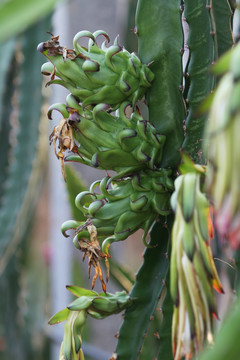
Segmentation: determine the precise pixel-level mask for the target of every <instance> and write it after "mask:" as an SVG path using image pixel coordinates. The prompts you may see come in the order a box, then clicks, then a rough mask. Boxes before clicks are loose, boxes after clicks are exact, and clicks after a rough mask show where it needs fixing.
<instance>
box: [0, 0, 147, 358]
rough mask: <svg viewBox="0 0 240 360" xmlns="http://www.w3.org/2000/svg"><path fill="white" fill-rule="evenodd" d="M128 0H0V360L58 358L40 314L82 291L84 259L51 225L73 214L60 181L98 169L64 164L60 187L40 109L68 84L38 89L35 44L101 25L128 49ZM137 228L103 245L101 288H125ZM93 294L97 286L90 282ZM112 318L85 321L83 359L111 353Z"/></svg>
mask: <svg viewBox="0 0 240 360" xmlns="http://www.w3.org/2000/svg"><path fill="white" fill-rule="evenodd" d="M136 2H137V1H136V0H88V1H83V0H69V1H58V0H41V1H39V0H5V1H4V0H1V1H0V54H1V55H0V253H1V255H0V360H5V359H8V360H13V359H16V358H17V359H18V360H28V359H31V360H32V359H34V360H43V359H44V360H48V359H49V360H56V359H58V354H59V349H60V344H61V341H62V337H63V324H59V325H55V326H50V325H48V323H47V322H48V319H49V318H50V317H51V316H52V315H53V314H54V313H56V312H57V311H59V310H61V309H63V308H65V307H66V306H67V304H69V302H71V300H72V297H71V294H70V293H68V292H67V290H66V288H65V287H66V285H69V284H74V285H79V286H82V287H86V288H89V289H90V288H91V279H90V280H89V279H88V275H87V261H86V262H85V263H82V256H81V254H80V253H79V251H78V250H77V249H76V248H75V247H74V245H73V244H72V241H71V238H68V239H66V238H64V237H63V235H62V234H61V232H60V227H61V224H62V223H63V222H64V221H66V220H69V219H71V218H73V216H74V214H72V213H71V206H70V203H71V201H69V196H70V198H71V199H72V198H73V195H74V193H71V194H68V191H67V188H69V187H71V189H74V190H72V192H75V193H76V194H77V193H78V192H80V191H82V190H83V189H85V188H88V187H89V185H90V184H91V183H92V182H93V181H95V180H97V179H101V178H102V177H103V176H102V175H104V172H101V171H99V170H94V169H90V168H88V167H86V166H84V165H79V164H78V165H77V166H74V167H71V168H68V169H66V171H67V179H68V181H67V186H66V183H65V182H64V180H63V177H62V174H61V167H60V162H59V161H58V160H57V158H56V156H55V154H54V152H53V149H52V148H51V147H50V146H49V140H48V137H49V134H50V133H51V131H52V129H53V127H54V126H55V125H56V124H57V123H58V122H59V119H60V116H58V115H54V116H55V117H54V118H53V120H52V121H49V120H48V119H47V115H46V112H47V109H48V107H49V106H50V105H51V104H53V103H56V102H63V103H64V102H65V98H66V95H67V91H65V89H63V88H61V87H60V86H56V85H52V86H51V87H48V88H46V87H45V84H46V80H44V79H43V76H42V74H41V71H40V69H41V65H42V64H43V63H44V62H45V59H44V56H43V55H42V54H41V53H39V52H37V51H36V47H37V45H38V44H39V43H40V42H43V41H47V40H48V39H50V35H49V34H47V31H50V32H51V33H53V34H54V35H59V36H60V42H61V44H62V45H64V46H66V47H68V48H72V39H73V37H74V35H75V34H76V33H77V32H78V31H81V30H89V31H91V32H94V31H95V30H99V29H101V30H105V31H106V32H107V33H108V34H109V36H110V39H111V42H113V40H114V38H115V37H116V36H117V35H118V34H119V35H120V44H121V45H124V46H125V47H126V48H127V49H128V50H129V51H135V50H136V46H137V41H136V36H135V35H134V34H133V27H134V14H135V8H136ZM79 179H81V180H79ZM75 216H77V215H76V214H75ZM138 235H139V234H137V235H135V236H133V237H131V238H130V239H128V240H127V241H126V242H125V246H124V247H123V246H122V244H120V243H118V244H115V245H114V246H112V254H113V258H114V260H113V261H112V264H111V269H112V271H111V277H110V282H109V284H108V287H107V291H109V292H113V291H116V290H122V289H126V290H130V288H131V283H132V282H131V279H133V278H134V274H135V272H136V271H137V269H138V267H139V265H140V264H141V262H142V258H141V254H142V251H143V250H144V249H143V246H142V243H141V240H140V239H139V237H140V236H138ZM126 244H127V245H126ZM125 264H128V266H127V267H126V265H125ZM96 291H101V287H100V286H99V284H98V283H97V284H96ZM121 322H122V318H121V316H120V315H119V316H114V317H111V318H109V319H106V320H103V321H98V320H94V321H93V320H91V319H88V321H87V326H86V329H85V333H84V339H83V340H84V344H83V350H84V354H85V356H86V359H88V360H94V359H97V360H101V359H107V358H109V357H110V356H111V354H112V353H113V351H114V349H115V345H116V341H117V339H116V337H115V334H117V331H118V329H119V327H120V325H121Z"/></svg>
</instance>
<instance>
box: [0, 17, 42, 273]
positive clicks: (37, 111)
mask: <svg viewBox="0 0 240 360" xmlns="http://www.w3.org/2000/svg"><path fill="white" fill-rule="evenodd" d="M48 26H49V19H47V20H45V21H43V22H40V23H38V24H36V25H35V26H34V27H32V28H30V29H29V30H28V31H27V32H26V33H24V35H23V37H22V39H21V47H22V49H21V50H22V53H23V56H24V59H23V61H22V63H21V64H20V66H19V86H18V88H17V91H18V93H19V99H18V119H15V122H14V124H15V127H14V134H15V136H16V140H15V141H14V142H13V147H12V150H11V158H10V161H9V163H8V164H7V171H6V173H5V177H4V179H3V181H2V186H4V192H3V193H2V199H1V206H0V228H1V239H0V251H1V254H2V256H1V260H0V273H1V272H2V271H4V267H5V266H6V264H7V262H8V260H9V258H10V257H11V256H12V254H14V252H15V250H16V248H17V246H18V244H19V243H20V241H21V237H22V236H23V235H24V233H25V229H26V228H27V227H28V225H29V223H30V220H31V218H32V215H33V213H34V208H35V206H36V203H37V200H38V196H39V195H40V191H41V180H42V179H43V176H44V161H45V160H46V147H45V146H44V144H45V141H44V143H43V145H41V146H42V147H41V148H39V147H38V145H39V142H38V139H39V134H40V132H39V120H40V118H41V105H42V94H41V85H42V77H41V73H40V72H39V67H40V66H41V64H42V59H41V58H40V57H39V54H38V53H37V51H36V44H37V43H38V42H39V41H40V38H41V37H42V31H43V29H46V27H48ZM13 91H14V90H13ZM13 91H12V92H13ZM3 120H4V122H10V114H9V113H8V114H7V116H6V117H5V118H4V119H3ZM4 151H7V149H4ZM36 156H37V160H36V162H35V163H34V159H35V158H36ZM30 175H31V177H30Z"/></svg>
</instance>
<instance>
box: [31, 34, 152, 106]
mask: <svg viewBox="0 0 240 360" xmlns="http://www.w3.org/2000/svg"><path fill="white" fill-rule="evenodd" d="M100 35H102V36H104V38H105V41H104V42H103V44H102V46H101V48H100V47H99V46H98V44H97V40H96V39H97V37H98V36H100ZM82 37H87V38H89V42H88V48H87V49H86V48H84V47H82V46H80V45H79V43H78V40H79V39H81V38H82ZM58 39H59V37H58V36H55V37H54V36H52V37H51V40H49V41H46V42H43V43H41V44H39V45H38V50H39V51H40V52H42V53H43V54H44V55H45V56H46V57H47V58H48V60H50V63H49V62H48V63H45V64H44V65H43V66H42V73H43V74H44V75H48V76H49V75H50V76H51V80H50V81H49V83H48V84H60V85H62V86H64V87H66V88H67V89H68V90H69V91H70V92H71V93H72V94H73V95H74V96H76V97H77V98H78V99H79V101H80V102H82V104H83V106H84V107H85V106H88V105H92V106H94V105H96V104H100V103H106V104H108V105H109V106H111V107H112V108H114V109H116V108H118V107H119V106H120V104H121V103H122V102H123V101H126V100H127V101H130V102H131V103H132V104H133V105H135V103H136V101H137V100H138V99H141V98H142V97H143V95H144V93H145V91H146V89H147V88H148V87H149V86H150V85H151V82H152V80H153V77H154V76H153V73H152V72H151V70H150V69H149V68H148V66H147V65H145V64H142V63H141V61H140V60H139V58H138V57H137V55H136V54H134V53H132V54H130V53H129V52H128V51H127V50H125V49H124V48H123V47H121V46H120V45H119V43H118V37H117V38H116V39H115V41H114V44H113V45H111V46H110V47H107V43H108V42H109V41H110V39H109V36H108V34H107V33H106V32H104V31H101V30H99V31H96V32H94V33H93V34H92V33H91V32H89V31H80V32H79V33H77V34H76V35H75V37H74V39H73V46H74V49H73V50H72V49H67V48H65V47H64V46H61V45H60V44H59V41H58ZM55 76H57V77H58V78H59V79H56V80H55V79H54V78H55Z"/></svg>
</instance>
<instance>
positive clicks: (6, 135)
mask: <svg viewBox="0 0 240 360" xmlns="http://www.w3.org/2000/svg"><path fill="white" fill-rule="evenodd" d="M14 48H15V41H14V40H10V41H8V42H7V43H4V44H0V53H1V54H4V56H2V57H1V60H0V73H1V76H2V78H1V81H0V154H1V156H0V203H1V198H2V195H3V193H4V192H5V189H4V181H5V178H6V176H7V170H8V166H9V153H10V151H11V147H12V145H11V143H10V132H11V129H12V126H11V124H10V121H9V119H10V116H11V114H12V111H13V95H14V91H16V86H15V84H14V79H15V77H16V74H17V72H18V70H19V66H18V64H17V62H16V59H15V51H14V50H15V49H14Z"/></svg>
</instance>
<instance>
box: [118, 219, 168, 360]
mask: <svg viewBox="0 0 240 360" xmlns="http://www.w3.org/2000/svg"><path fill="white" fill-rule="evenodd" d="M168 241H169V231H168V229H167V228H166V224H164V218H161V221H159V222H156V223H155V225H154V227H153V229H152V232H151V240H150V245H151V246H153V247H152V248H147V249H146V251H145V254H144V262H143V265H142V267H141V268H140V270H139V271H138V273H137V277H136V282H135V284H134V287H133V289H132V291H131V293H130V297H132V298H134V299H135V301H134V303H133V305H132V306H130V307H129V308H128V309H127V310H126V313H125V316H124V322H123V324H122V327H121V329H120V332H119V339H118V344H117V349H116V352H117V354H118V359H119V360H136V359H137V358H138V354H139V351H140V349H141V346H142V341H143V337H144V334H145V332H146V330H147V328H148V324H149V321H150V318H151V316H152V314H153V313H154V311H155V308H156V306H157V303H158V299H159V297H160V295H161V292H162V290H163V288H164V284H165V277H166V274H167V271H168V268H169V261H168V256H167V251H168ZM156 245H157V246H156Z"/></svg>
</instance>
